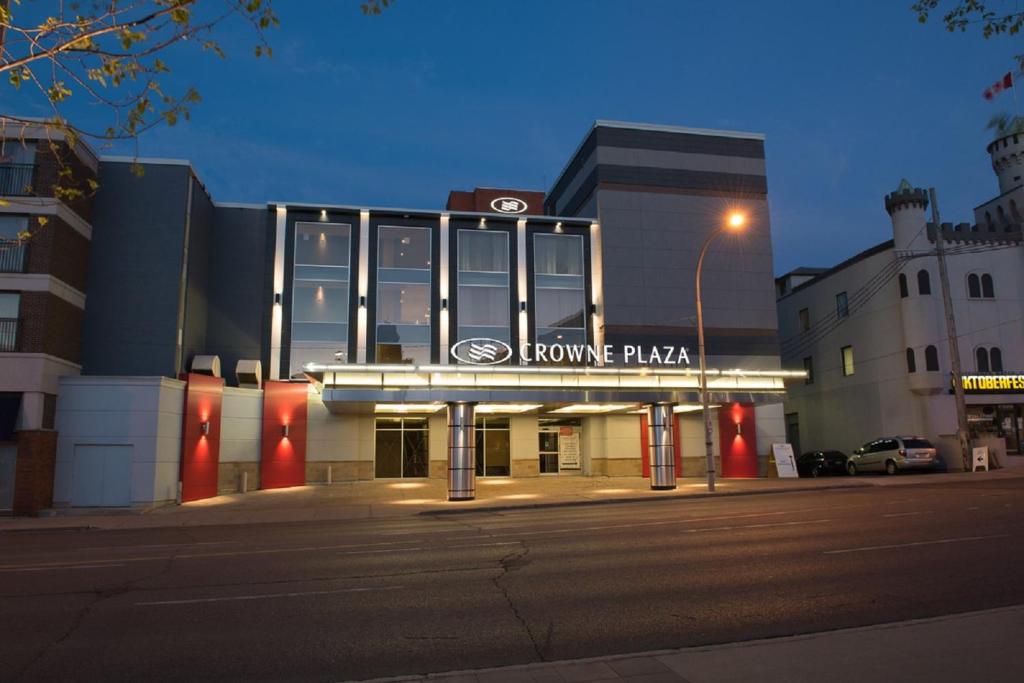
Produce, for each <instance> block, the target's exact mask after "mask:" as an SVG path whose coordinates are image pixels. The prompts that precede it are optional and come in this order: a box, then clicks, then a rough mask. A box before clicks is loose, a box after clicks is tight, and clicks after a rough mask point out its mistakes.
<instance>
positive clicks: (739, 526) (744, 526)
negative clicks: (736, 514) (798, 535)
mask: <svg viewBox="0 0 1024 683" xmlns="http://www.w3.org/2000/svg"><path fill="white" fill-rule="evenodd" d="M831 521H832V520H831V519H809V520H805V521H798V522H772V523H771V524H737V525H735V526H715V527H705V528H703V529H683V533H684V534H700V533H705V532H708V531H735V530H738V529H777V528H778V527H782V526H802V525H805V524H824V523H825V522H831Z"/></svg>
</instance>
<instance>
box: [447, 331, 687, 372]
mask: <svg viewBox="0 0 1024 683" xmlns="http://www.w3.org/2000/svg"><path fill="white" fill-rule="evenodd" d="M449 353H450V354H451V357H452V358H454V359H455V360H457V361H459V362H461V363H467V364H469V365H499V364H501V363H506V362H508V361H509V360H510V359H511V358H512V347H511V346H509V345H508V344H506V343H505V342H503V341H501V340H499V339H489V338H485V337H476V338H473V339H464V340H462V341H460V342H458V343H457V344H454V345H453V346H452V347H451V348H450V349H449ZM617 355H618V356H621V359H622V362H624V363H625V364H627V365H629V364H639V365H689V364H690V356H689V354H688V353H687V352H686V347H684V346H639V345H634V344H625V345H623V346H622V347H620V348H618V349H616V348H615V347H614V346H611V345H610V344H605V345H603V346H595V345H593V344H540V343H537V344H529V343H527V344H522V345H521V346H520V347H519V357H520V358H521V359H522V360H523V362H525V363H538V362H539V363H569V364H575V365H585V364H588V363H590V364H611V363H612V362H613V359H614V358H615V357H616V356H617Z"/></svg>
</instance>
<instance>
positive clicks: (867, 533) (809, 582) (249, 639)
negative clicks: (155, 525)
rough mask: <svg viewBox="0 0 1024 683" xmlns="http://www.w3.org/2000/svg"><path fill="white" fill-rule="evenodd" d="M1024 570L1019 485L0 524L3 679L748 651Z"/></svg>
mask: <svg viewBox="0 0 1024 683" xmlns="http://www.w3.org/2000/svg"><path fill="white" fill-rule="evenodd" d="M922 481H923V482H927V479H926V478H922ZM1021 567H1024V480H1021V479H1016V480H1005V481H987V482H978V483H959V484H934V485H931V484H929V485H923V486H910V487H907V486H898V487H884V488H870V489H855V490H845V491H844V490H830V491H820V492H808V493H797V494H777V495H760V496H748V497H734V498H721V499H718V500H677V501H667V502H650V503H631V504H620V505H603V506H594V507H577V508H560V509H557V508H556V509H538V510H520V511H514V512H504V513H472V514H461V515H449V516H433V517H415V518H403V519H390V520H380V521H375V520H370V521H365V522H345V523H339V522H329V523H328V522H317V523H301V524H291V523H282V524H261V525H250V526H222V527H193V528H188V529H155V530H152V529H151V530H145V531H50V532H17V533H0V680H3V681H10V680H70V679H74V680H100V679H102V680H106V681H110V680H203V679H219V680H223V679H233V680H254V679H273V680H324V681H328V680H342V679H359V678H368V677H373V676H384V675H394V674H404V673H425V672H430V671H446V670H452V669H464V668H476V667H487V666H498V665H505V664H515V663H525V662H531V661H539V660H542V659H543V660H559V659H569V658H577V657H587V656H597V655H604V654H613V653H621V652H635V651H643V650H654V649H659V648H671V647H683V646H691V645H703V644H710V643H723V642H733V641H738V640H747V639H752V638H761V637H769V636H781V635H791V634H796V633H807V632H815V631H822V630H829V629H836V628H843V627H849V626H861V625H868V624H875V623H884V622H890V621H896V620H902V619H910V618H918V617H929V616H937V615H943V614H951V613H957V612H963V611H968V610H977V609H985V608H991V607H999V606H1007V605H1016V604H1022V603H1024V571H1021ZM865 654H866V655H870V653H865Z"/></svg>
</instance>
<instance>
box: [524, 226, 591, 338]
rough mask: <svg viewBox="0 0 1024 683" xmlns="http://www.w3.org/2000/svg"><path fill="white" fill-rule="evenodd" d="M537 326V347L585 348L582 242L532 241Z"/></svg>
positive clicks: (561, 238)
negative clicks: (541, 345)
mask: <svg viewBox="0 0 1024 683" xmlns="http://www.w3.org/2000/svg"><path fill="white" fill-rule="evenodd" d="M533 259H534V261H533V263H534V267H533V272H534V311H535V313H534V316H535V320H534V324H535V326H536V330H537V337H536V342H537V343H538V344H586V343H587V329H586V287H585V284H584V269H583V238H582V237H581V236H579V235H559V234H544V235H535V236H534V238H533Z"/></svg>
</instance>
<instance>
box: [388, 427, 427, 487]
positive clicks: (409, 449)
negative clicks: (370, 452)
mask: <svg viewBox="0 0 1024 683" xmlns="http://www.w3.org/2000/svg"><path fill="white" fill-rule="evenodd" d="M375 442H376V454H375V456H374V476H375V477H377V478H378V479H385V478H398V477H406V478H408V477H425V476H427V472H428V464H429V462H430V456H429V453H428V449H427V445H428V443H429V439H428V429H427V419H426V418H422V417H414V418H413V417H406V418H377V429H376V439H375Z"/></svg>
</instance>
